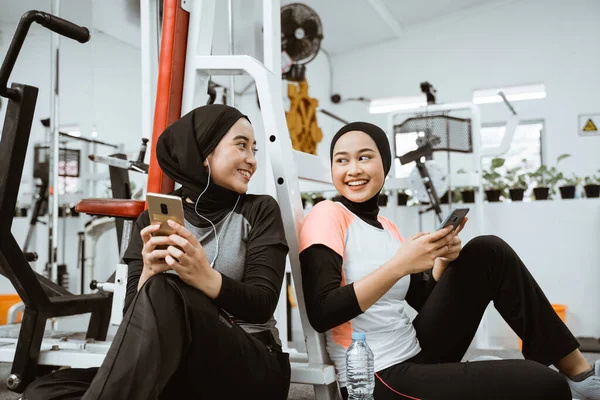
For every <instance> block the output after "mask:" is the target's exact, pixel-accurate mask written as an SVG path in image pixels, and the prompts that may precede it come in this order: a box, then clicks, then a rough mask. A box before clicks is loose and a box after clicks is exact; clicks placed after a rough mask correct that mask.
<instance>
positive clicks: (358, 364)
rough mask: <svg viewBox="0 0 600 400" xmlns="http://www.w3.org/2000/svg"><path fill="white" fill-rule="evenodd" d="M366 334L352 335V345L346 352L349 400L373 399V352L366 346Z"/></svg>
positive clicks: (356, 333) (354, 333) (357, 333)
mask: <svg viewBox="0 0 600 400" xmlns="http://www.w3.org/2000/svg"><path fill="white" fill-rule="evenodd" d="M366 337H367V336H366V334H365V333H362V332H353V333H352V344H350V347H348V351H346V381H347V384H346V385H347V386H346V389H348V399H349V400H359V399H361V400H362V399H373V390H374V389H375V366H374V361H373V352H372V351H371V348H370V347H369V345H368V344H367V340H366Z"/></svg>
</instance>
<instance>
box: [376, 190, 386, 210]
mask: <svg viewBox="0 0 600 400" xmlns="http://www.w3.org/2000/svg"><path fill="white" fill-rule="evenodd" d="M388 197H389V196H388V192H387V191H385V192H382V193H379V197H378V198H377V205H378V206H379V207H387V204H388Z"/></svg>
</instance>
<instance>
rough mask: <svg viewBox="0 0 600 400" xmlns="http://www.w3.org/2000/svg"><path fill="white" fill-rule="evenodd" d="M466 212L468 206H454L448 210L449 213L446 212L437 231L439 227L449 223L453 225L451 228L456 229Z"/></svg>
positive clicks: (441, 227)
mask: <svg viewBox="0 0 600 400" xmlns="http://www.w3.org/2000/svg"><path fill="white" fill-rule="evenodd" d="M468 213H469V208H468V207H465V208H454V209H453V210H452V211H451V212H450V214H448V216H447V217H446V219H444V220H443V221H442V223H441V224H440V226H439V227H438V231H439V230H440V229H444V228H445V227H447V226H450V225H452V226H453V227H454V228H453V229H456V228H457V227H458V226H459V225H460V224H461V223H462V222H463V219H465V217H466V216H467V214H468Z"/></svg>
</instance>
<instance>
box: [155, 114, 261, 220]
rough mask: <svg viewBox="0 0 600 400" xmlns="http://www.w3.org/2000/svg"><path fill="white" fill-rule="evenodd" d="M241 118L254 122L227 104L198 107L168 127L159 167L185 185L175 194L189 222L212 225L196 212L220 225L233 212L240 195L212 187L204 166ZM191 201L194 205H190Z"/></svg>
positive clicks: (161, 141)
mask: <svg viewBox="0 0 600 400" xmlns="http://www.w3.org/2000/svg"><path fill="white" fill-rule="evenodd" d="M240 118H246V119H247V120H248V121H250V120H249V119H248V117H247V116H246V115H244V114H242V113H241V112H240V111H238V110H237V109H235V108H233V107H229V106H226V105H223V104H211V105H207V106H202V107H198V108H196V109H194V110H192V111H190V112H189V113H187V114H186V115H184V116H183V117H181V118H180V119H179V120H177V121H175V122H174V123H173V124H171V125H170V126H168V127H167V129H166V130H165V131H164V132H163V133H162V134H161V135H160V137H159V139H158V142H157V144H156V158H157V159H158V164H159V165H160V167H161V169H162V170H163V171H164V172H165V174H167V176H168V177H169V178H171V179H173V180H174V181H175V182H177V183H179V184H181V186H182V187H181V188H180V189H178V190H177V191H175V194H176V195H179V196H181V197H182V198H183V200H184V201H183V204H184V210H185V216H186V219H188V220H189V221H190V222H191V223H192V224H194V225H196V226H206V225H210V224H209V223H208V222H206V221H205V220H204V219H202V218H200V217H198V215H197V213H196V211H197V212H198V214H200V215H202V216H204V217H205V218H208V219H209V220H211V221H212V222H213V223H214V224H216V223H217V222H219V221H220V220H221V219H223V218H224V217H225V216H226V215H227V214H228V213H229V212H231V210H232V208H233V207H234V205H235V203H236V201H237V200H238V198H239V196H240V194H239V193H236V192H234V191H232V190H229V189H226V188H224V187H222V186H219V185H217V184H216V183H214V181H212V179H211V181H210V184H209V176H208V171H207V169H206V168H205V167H204V165H203V164H202V163H203V162H204V160H205V159H206V157H208V155H209V154H210V153H211V152H212V151H213V150H214V149H215V147H217V145H218V144H219V142H220V141H221V139H223V136H225V134H226V133H227V132H228V131H229V129H231V127H232V126H233V124H235V123H236V122H237V121H238V120H239V119H240ZM207 185H208V189H207ZM205 189H206V191H205V192H204V190H205ZM202 192H204V194H202V197H201V198H200V200H199V201H198V204H197V205H196V204H195V203H196V200H197V199H198V196H200V194H201V193H202ZM242 196H243V195H242ZM187 198H189V199H191V200H192V201H193V202H194V203H189V202H187V201H186V199H187ZM194 207H196V208H195V210H194Z"/></svg>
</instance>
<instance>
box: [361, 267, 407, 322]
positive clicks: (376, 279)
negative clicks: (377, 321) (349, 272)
mask: <svg viewBox="0 0 600 400" xmlns="http://www.w3.org/2000/svg"><path fill="white" fill-rule="evenodd" d="M406 275H408V273H406V272H405V268H403V265H402V262H401V261H400V260H399V259H398V257H394V258H392V259H391V260H389V261H388V262H386V263H385V264H383V265H382V266H381V267H379V268H377V269H376V270H375V271H373V272H371V273H370V274H369V275H367V276H365V277H364V278H362V279H359V280H358V281H355V282H354V292H355V293H356V299H357V300H358V304H359V305H360V309H361V310H362V311H363V312H365V311H366V310H367V309H369V307H371V306H372V305H373V304H375V303H376V302H377V301H378V300H379V299H380V298H381V297H382V296H383V295H384V294H386V293H387V291H388V290H390V289H391V288H392V286H394V285H395V284H396V282H398V281H399V280H400V279H401V278H402V277H404V276H406Z"/></svg>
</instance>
